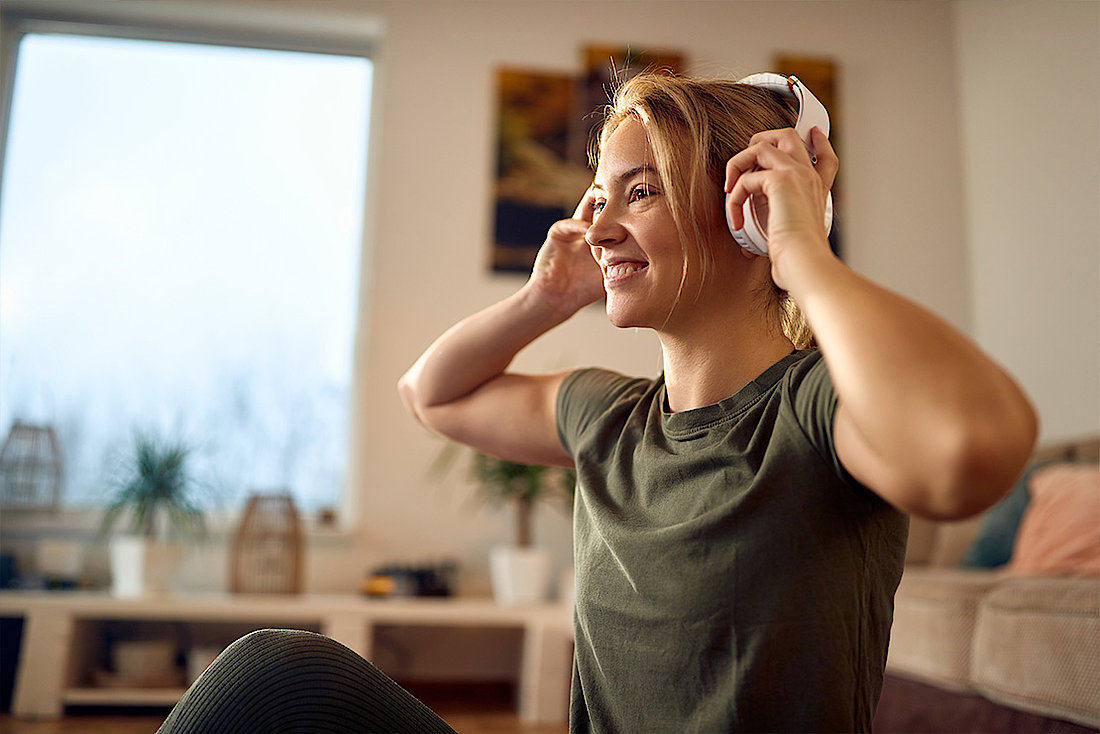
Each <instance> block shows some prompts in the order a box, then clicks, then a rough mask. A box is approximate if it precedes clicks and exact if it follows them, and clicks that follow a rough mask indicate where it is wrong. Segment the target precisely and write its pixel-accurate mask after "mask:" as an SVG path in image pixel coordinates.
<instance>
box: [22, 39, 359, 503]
mask: <svg viewBox="0 0 1100 734" xmlns="http://www.w3.org/2000/svg"><path fill="white" fill-rule="evenodd" d="M371 73H372V67H371V63H370V61H369V60H368V59H365V58H362V57H351V56H336V55H327V54H306V53H298V52H286V51H269V50H260V49H247V48H229V47H219V46H209V45H199V44H183V43H163V42H156V41H140V40H119V39H111V38H99V37H82V36H66V35H39V34H30V35H27V36H24V37H23V39H22V43H21V46H20V49H19V58H18V65H17V68H16V78H15V88H14V96H13V101H12V112H11V120H10V124H9V133H8V146H7V158H6V164H5V170H4V179H3V181H4V187H3V198H2V200H0V431H3V435H7V432H8V430H9V428H10V427H11V426H12V424H13V422H14V421H17V420H18V421H22V422H25V423H32V424H40V425H52V426H53V427H54V429H55V431H56V432H57V435H58V437H59V439H60V445H61V453H62V456H63V464H64V479H63V485H62V503H63V505H67V506H92V505H96V504H99V503H101V502H102V500H103V497H104V496H105V492H106V490H107V487H108V486H109V484H110V481H111V478H112V476H113V472H115V471H116V467H117V465H118V463H119V461H120V460H121V459H123V458H124V457H126V456H127V454H128V452H129V451H130V450H131V447H132V444H133V440H134V436H135V433H136V432H145V433H153V434H156V435H159V436H162V437H164V438H168V439H172V440H182V441H183V442H185V443H186V444H187V445H188V446H190V447H191V448H192V463H193V468H194V470H195V474H196V477H197V479H199V480H200V483H201V485H202V486H203V487H204V488H205V493H206V501H207V503H208V504H209V506H211V507H226V508H231V509H235V508H239V507H241V506H242V503H243V498H244V497H245V496H246V495H247V494H249V493H250V492H255V491H264V492H271V491H280V490H289V491H291V492H292V493H293V495H294V496H295V498H296V500H297V503H298V506H299V508H301V509H304V510H315V509H318V508H321V507H335V506H337V505H338V504H339V503H340V497H341V493H342V491H343V486H344V483H345V475H346V468H347V457H348V452H349V446H348V422H349V403H350V393H351V383H352V347H353V334H354V329H355V322H356V317H357V314H358V288H359V274H360V250H361V240H362V234H361V233H362V212H363V200H364V178H365V171H366V150H367V133H368V129H367V127H368V124H367V123H368V111H369V100H370V88H371ZM3 435H0V441H2V440H3Z"/></svg>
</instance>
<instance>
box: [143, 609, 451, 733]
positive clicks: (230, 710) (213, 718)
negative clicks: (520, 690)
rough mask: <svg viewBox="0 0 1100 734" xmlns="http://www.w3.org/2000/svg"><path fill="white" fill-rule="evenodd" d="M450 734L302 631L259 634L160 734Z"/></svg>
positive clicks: (219, 666)
mask: <svg viewBox="0 0 1100 734" xmlns="http://www.w3.org/2000/svg"><path fill="white" fill-rule="evenodd" d="M269 732H270V733H272V734H274V733H275V732H278V733H279V734H283V733H284V732H285V733H286V734H290V733H291V732H294V733H301V734H306V732H331V733H337V732H338V733H339V734H351V733H352V732H354V733H355V734H364V733H366V732H394V733H395V734H396V733H400V734H406V733H407V734H436V733H437V732H440V733H444V734H455V733H454V730H453V729H452V728H451V727H449V726H447V723H446V722H445V721H443V719H441V718H439V717H438V716H436V715H435V714H434V713H433V712H432V711H431V709H429V708H428V707H427V706H425V705H424V704H422V703H421V702H420V701H418V700H417V699H416V698H414V697H413V695H412V694H410V693H409V692H408V691H406V690H405V689H404V688H402V687H401V686H399V685H397V684H396V683H394V682H393V681H392V680H390V679H389V678H388V677H386V675H384V674H383V673H381V672H380V671H379V670H378V669H377V668H375V667H374V666H373V665H371V664H370V663H368V662H367V661H366V660H364V659H363V658H362V657H360V656H359V655H357V654H355V653H354V652H352V651H351V650H350V649H348V648H347V647H344V646H343V645H341V644H340V643H338V642H336V641H335V640H332V639H330V638H328V637H325V636H323V635H318V634H315V633H313V632H302V631H300V630H259V631H257V632H252V633H249V634H247V635H245V636H244V637H242V638H241V639H239V640H237V641H236V642H234V643H233V644H232V645H230V646H229V647H228V648H226V650H225V652H223V653H222V654H221V655H219V656H218V658H217V659H216V660H215V661H214V662H213V664H211V666H210V667H209V668H208V669H207V670H206V672H205V673H203V674H202V675H201V676H199V679H198V680H196V681H195V682H194V684H192V686H191V688H190V689H188V691H187V692H186V693H185V694H184V695H183V697H182V698H181V699H180V700H179V702H178V703H177V704H176V705H175V707H174V708H173V709H172V711H171V713H169V714H168V718H167V719H166V720H165V722H164V724H163V725H161V727H160V730H159V732H158V734H184V733H186V734H268V733H269Z"/></svg>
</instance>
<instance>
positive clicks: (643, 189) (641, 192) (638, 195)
mask: <svg viewBox="0 0 1100 734" xmlns="http://www.w3.org/2000/svg"><path fill="white" fill-rule="evenodd" d="M647 196H653V191H652V190H651V189H650V188H649V187H648V186H636V187H634V190H633V191H631V192H630V200H631V201H639V200H641V199H644V198H646V197H647Z"/></svg>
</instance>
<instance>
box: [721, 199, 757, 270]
mask: <svg viewBox="0 0 1100 734" xmlns="http://www.w3.org/2000/svg"><path fill="white" fill-rule="evenodd" d="M729 198H730V195H729V194H726V206H725V209H726V225H727V226H729V228H730V234H732V235H733V240H734V242H736V243H737V244H738V245H740V246H741V247H742V248H744V249H746V250H748V251H749V252H751V253H752V254H754V255H759V256H760V257H767V256H768V238H767V237H764V236H763V235H762V234H761V233H760V232H759V231H757V228H756V226H755V220H754V215H753V204H752V199H753V197H751V196H750V197H749V198H748V200H746V201H745V203H744V204H743V205H742V209H741V213H742V214H743V216H744V220H745V227H744V228H743V229H734V228H733V219H732V217H731V213H730V205H729Z"/></svg>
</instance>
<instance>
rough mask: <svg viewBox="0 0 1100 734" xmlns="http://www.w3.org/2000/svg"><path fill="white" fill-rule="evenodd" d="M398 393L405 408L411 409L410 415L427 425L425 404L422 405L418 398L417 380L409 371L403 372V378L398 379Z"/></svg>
mask: <svg viewBox="0 0 1100 734" xmlns="http://www.w3.org/2000/svg"><path fill="white" fill-rule="evenodd" d="M397 394H398V395H400V396H401V402H402V403H404V404H405V409H406V410H408V411H409V415H411V416H412V417H413V418H415V419H416V421H417V422H418V423H420V424H421V425H426V424H425V423H424V409H423V406H422V405H420V403H419V401H418V399H417V398H418V394H417V390H416V382H415V381H414V380H413V378H412V376H411V374H410V373H409V372H406V373H405V374H403V375H402V376H401V379H399V380H398V381H397Z"/></svg>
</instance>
